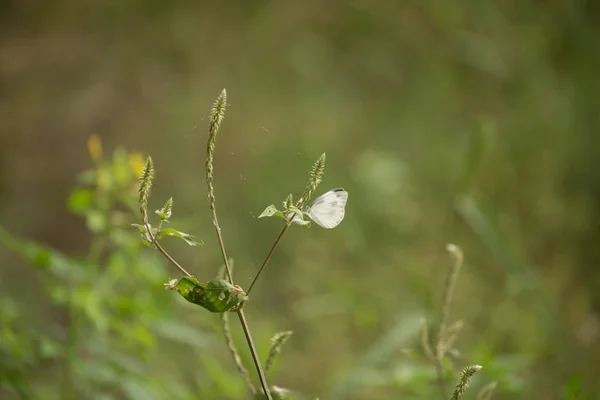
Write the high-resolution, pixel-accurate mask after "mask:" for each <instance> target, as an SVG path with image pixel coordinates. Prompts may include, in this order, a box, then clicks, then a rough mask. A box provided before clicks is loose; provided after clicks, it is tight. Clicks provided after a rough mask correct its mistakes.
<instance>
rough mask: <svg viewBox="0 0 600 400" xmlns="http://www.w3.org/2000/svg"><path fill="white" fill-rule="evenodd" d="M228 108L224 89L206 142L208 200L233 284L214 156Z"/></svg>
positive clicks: (211, 121) (217, 102)
mask: <svg viewBox="0 0 600 400" xmlns="http://www.w3.org/2000/svg"><path fill="white" fill-rule="evenodd" d="M226 108H227V91H226V90H225V89H223V90H222V91H221V93H220V94H219V97H217V100H216V101H215V103H214V105H213V108H212V110H211V116H210V125H209V127H208V142H207V144H206V163H205V166H206V185H207V186H208V202H209V205H210V211H211V212H212V222H213V226H214V227H215V232H216V233H217V240H218V242H219V247H220V249H221V254H222V255H223V262H224V263H225V270H226V271H227V277H228V279H229V283H231V284H232V285H233V275H232V274H231V268H230V267H229V260H228V258H227V253H226V252H225V244H224V243H223V236H222V234H221V227H220V226H219V219H218V218H217V209H216V207H215V202H216V199H215V187H214V184H213V182H214V157H215V141H216V139H217V133H218V132H219V127H220V126H221V122H223V118H224V117H225V109H226Z"/></svg>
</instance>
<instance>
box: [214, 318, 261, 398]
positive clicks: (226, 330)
mask: <svg viewBox="0 0 600 400" xmlns="http://www.w3.org/2000/svg"><path fill="white" fill-rule="evenodd" d="M221 321H222V322H223V336H225V341H226V342H227V348H228V349H229V352H230V353H231V356H232V357H233V361H234V362H235V366H236V367H237V369H238V372H239V373H240V375H242V377H243V378H244V380H245V381H246V385H247V386H248V388H249V389H250V391H251V392H252V394H256V388H255V387H254V384H253V383H252V380H251V379H250V374H248V370H247V369H246V367H244V364H243V363H242V359H241V358H240V354H239V353H238V351H237V348H236V347H235V342H234V341H233V336H232V335H231V329H230V327H229V314H228V313H222V314H221Z"/></svg>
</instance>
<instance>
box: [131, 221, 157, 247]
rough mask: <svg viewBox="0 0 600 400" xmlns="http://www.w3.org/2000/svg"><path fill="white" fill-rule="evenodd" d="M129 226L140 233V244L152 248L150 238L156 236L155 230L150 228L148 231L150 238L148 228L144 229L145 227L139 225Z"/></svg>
mask: <svg viewBox="0 0 600 400" xmlns="http://www.w3.org/2000/svg"><path fill="white" fill-rule="evenodd" d="M131 226H135V227H136V228H138V230H139V231H140V233H141V235H140V236H141V237H142V242H143V243H144V244H145V245H146V246H148V247H152V245H153V243H152V238H153V237H155V235H156V231H157V229H156V228H152V227H150V229H151V230H152V236H150V235H149V234H148V228H147V227H146V225H140V224H131Z"/></svg>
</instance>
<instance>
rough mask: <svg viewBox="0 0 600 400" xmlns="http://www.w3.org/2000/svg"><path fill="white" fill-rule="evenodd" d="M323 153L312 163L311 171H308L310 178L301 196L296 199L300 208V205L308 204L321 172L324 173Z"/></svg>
mask: <svg viewBox="0 0 600 400" xmlns="http://www.w3.org/2000/svg"><path fill="white" fill-rule="evenodd" d="M325 159H326V156H325V153H323V154H321V156H320V157H319V158H318V159H317V161H316V162H315V163H314V165H313V167H312V169H311V171H310V179H309V180H308V183H307V184H306V188H305V189H304V193H302V197H301V198H300V200H298V208H301V206H302V205H305V204H308V202H309V201H310V199H311V198H312V196H313V193H314V192H315V190H316V189H317V186H319V184H320V183H321V181H322V180H323V174H324V173H325Z"/></svg>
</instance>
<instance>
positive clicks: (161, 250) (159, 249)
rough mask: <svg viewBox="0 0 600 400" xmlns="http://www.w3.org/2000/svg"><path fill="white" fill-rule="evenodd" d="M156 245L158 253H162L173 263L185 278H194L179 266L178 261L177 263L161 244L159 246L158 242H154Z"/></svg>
mask: <svg viewBox="0 0 600 400" xmlns="http://www.w3.org/2000/svg"><path fill="white" fill-rule="evenodd" d="M154 245H155V246H156V248H157V249H158V251H160V252H161V253H162V255H163V256H165V258H166V259H167V260H169V261H170V262H171V264H173V265H174V266H175V268H177V269H178V270H179V271H181V272H182V273H183V274H184V275H185V276H190V277H191V276H192V274H190V273H189V272H187V271H186V270H185V268H183V267H182V266H181V265H179V263H178V262H177V261H175V260H174V259H173V257H171V255H170V254H169V253H167V251H166V250H165V249H164V248H163V247H162V246H161V245H160V244H158V242H154Z"/></svg>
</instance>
